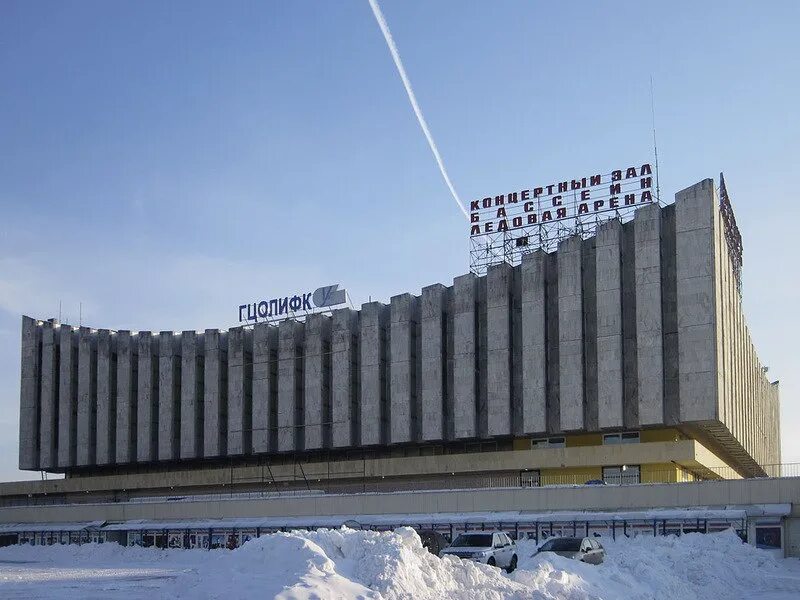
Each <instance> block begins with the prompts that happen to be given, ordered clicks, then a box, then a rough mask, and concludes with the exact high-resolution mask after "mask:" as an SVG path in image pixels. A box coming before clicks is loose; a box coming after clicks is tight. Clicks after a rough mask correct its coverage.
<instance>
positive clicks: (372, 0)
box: [369, 0, 469, 219]
mask: <svg viewBox="0 0 800 600" xmlns="http://www.w3.org/2000/svg"><path fill="white" fill-rule="evenodd" d="M369 5H370V6H371V7H372V13H373V14H374V15H375V20H376V21H378V25H379V26H380V28H381V31H382V32H383V37H384V38H385V39H386V45H388V46H389V52H391V53H392V58H393V59H394V64H395V66H396V67H397V71H398V72H399V73H400V79H402V80H403V85H404V86H405V88H406V93H407V94H408V99H409V101H410V102H411V106H412V108H413V109H414V113H415V114H416V115H417V121H419V126H420V127H422V133H424V134H425V137H426V138H427V140H428V145H429V146H430V147H431V152H433V156H434V158H435V159H436V162H437V164H438V165H439V170H440V171H441V172H442V177H444V181H445V183H446V184H447V187H449V188H450V193H451V194H453V198H454V199H455V201H456V204H458V208H460V209H461V212H463V213H464V216H465V217H467V219H469V213H468V212H467V209H466V207H465V206H464V205H463V204H462V202H461V198H459V197H458V193H456V188H454V187H453V182H452V181H450V177H449V176H448V175H447V169H445V168H444V162H443V161H442V157H441V155H440V154H439V150H438V148H436V142H434V141H433V136H432V135H431V132H430V130H429V129H428V124H427V123H426V122H425V117H423V116H422V110H420V108H419V104H417V97H416V96H414V90H413V89H411V82H410V81H409V80H408V75H406V70H405V69H404V68H403V61H401V60H400V54H399V53H398V51H397V45H395V43H394V39H392V32H391V31H389V25H387V24H386V19H385V18H384V16H383V13H382V12H381V7H380V6H379V5H378V0H369Z"/></svg>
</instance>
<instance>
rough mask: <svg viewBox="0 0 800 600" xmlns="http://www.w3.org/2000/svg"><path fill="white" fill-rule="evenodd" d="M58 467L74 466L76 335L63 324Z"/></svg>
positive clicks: (59, 375) (59, 380)
mask: <svg viewBox="0 0 800 600" xmlns="http://www.w3.org/2000/svg"><path fill="white" fill-rule="evenodd" d="M58 334H59V337H60V338H61V344H60V348H59V354H60V360H59V373H58V466H59V467H74V466H75V464H76V463H77V430H78V343H77V340H78V335H77V332H76V331H75V329H74V328H73V327H70V326H69V325H62V326H61V328H60V329H59V330H58Z"/></svg>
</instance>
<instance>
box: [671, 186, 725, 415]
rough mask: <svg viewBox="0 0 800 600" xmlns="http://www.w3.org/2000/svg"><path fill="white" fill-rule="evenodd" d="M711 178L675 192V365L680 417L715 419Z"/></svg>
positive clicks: (712, 197)
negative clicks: (676, 363)
mask: <svg viewBox="0 0 800 600" xmlns="http://www.w3.org/2000/svg"><path fill="white" fill-rule="evenodd" d="M715 213H716V206H715V201H714V181H713V180H711V179H705V180H703V181H701V182H700V183H697V184H695V185H693V186H691V187H689V188H687V189H685V190H682V191H680V192H678V193H677V194H676V195H675V233H676V271H677V282H676V283H677V313H678V370H679V375H678V378H679V395H680V417H681V420H682V421H705V420H710V419H716V418H717V414H718V413H717V375H716V365H717V357H716V343H717V331H716V327H717V324H716V313H715V310H716V305H715V302H716V297H715V278H714V235H713V234H714V216H715Z"/></svg>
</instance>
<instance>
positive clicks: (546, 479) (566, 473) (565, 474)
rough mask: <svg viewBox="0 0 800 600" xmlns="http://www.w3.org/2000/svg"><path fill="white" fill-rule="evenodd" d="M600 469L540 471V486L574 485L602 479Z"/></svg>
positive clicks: (601, 470) (577, 468) (583, 468)
mask: <svg viewBox="0 0 800 600" xmlns="http://www.w3.org/2000/svg"><path fill="white" fill-rule="evenodd" d="M602 478H603V469H602V468H601V467H564V468H563V469H542V470H541V472H540V473H539V481H540V482H541V484H540V485H559V484H561V485H576V484H582V483H586V482H587V481H591V480H592V479H602Z"/></svg>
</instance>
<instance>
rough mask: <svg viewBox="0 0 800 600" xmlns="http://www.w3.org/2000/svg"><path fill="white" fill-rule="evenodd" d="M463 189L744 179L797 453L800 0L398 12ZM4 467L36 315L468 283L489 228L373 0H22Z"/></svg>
mask: <svg viewBox="0 0 800 600" xmlns="http://www.w3.org/2000/svg"><path fill="white" fill-rule="evenodd" d="M382 8H383V11H384V14H385V16H386V18H387V20H388V23H389V26H390V27H391V29H392V33H393V35H394V38H395V41H396V42H397V44H398V46H399V49H400V54H401V56H402V58H403V60H404V63H405V67H406V70H407V71H408V74H409V77H410V78H411V82H412V84H413V85H414V88H415V92H416V95H417V98H418V100H419V102H420V104H421V106H422V110H423V112H424V113H425V116H426V118H427V120H428V123H429V125H430V128H431V130H432V132H433V135H434V137H435V138H436V141H437V143H438V146H439V149H440V151H441V153H442V155H443V157H444V160H445V163H446V164H447V166H448V170H449V172H450V176H451V178H452V180H453V182H454V183H455V186H456V189H457V190H458V191H459V193H460V194H461V196H462V198H463V200H464V201H465V202H467V201H468V200H470V199H474V198H477V197H482V196H483V195H485V194H491V193H503V192H504V191H511V190H516V189H522V188H525V187H530V186H532V185H534V184H537V183H538V184H541V183H543V182H544V183H547V182H549V181H551V180H558V179H566V178H571V177H574V176H583V175H586V174H588V173H594V172H607V171H608V170H610V169H611V168H616V167H617V166H618V165H621V164H627V163H629V162H630V163H632V164H635V163H639V162H644V161H647V160H649V159H650V158H651V156H652V132H651V107H650V77H651V76H652V77H653V80H654V88H655V110H656V122H657V128H658V144H659V159H660V180H661V190H662V198H666V199H669V198H671V197H672V196H673V195H674V193H675V192H676V191H678V190H680V189H682V188H684V187H687V186H689V185H691V184H693V183H695V182H696V181H698V180H700V179H703V178H706V177H715V178H716V177H718V175H719V172H720V171H724V172H725V175H726V181H727V183H728V188H729V191H730V193H731V196H732V200H733V203H734V208H735V211H736V215H737V218H738V222H739V226H740V229H741V231H742V235H743V238H744V248H745V252H744V305H745V310H746V313H747V316H748V322H749V325H750V329H751V333H752V336H753V337H754V340H755V343H756V346H757V348H758V350H759V354H760V356H761V357H762V360H763V361H764V363H765V364H767V365H769V366H770V375H771V376H772V377H773V378H780V379H781V381H782V403H783V423H782V428H783V432H784V440H783V447H784V461H787V462H788V461H798V462H800V438H798V437H797V436H794V435H793V433H792V432H793V429H794V426H796V425H797V424H798V422H800V408H798V407H797V404H796V402H795V398H796V395H797V393H798V390H799V389H800V387H799V385H798V380H797V376H796V372H797V367H796V365H797V364H798V362H800V352H799V351H798V347H797V342H796V340H797V339H798V338H800V335H799V334H800V331H799V329H800V327H798V320H797V317H796V310H795V309H796V306H797V304H798V301H799V300H800V287H799V284H798V283H797V280H798V278H797V274H798V273H797V271H798V269H797V256H798V251H797V250H796V248H797V246H796V244H797V240H796V237H797V236H796V234H795V231H796V223H797V219H798V217H800V210H799V209H798V207H797V202H796V198H795V197H794V196H795V195H796V192H795V191H794V187H793V184H794V183H795V170H796V166H797V165H798V164H800V145H798V141H797V140H798V139H799V138H800V120H798V117H797V106H798V79H797V74H798V73H800V42H798V37H797V32H796V24H797V23H798V22H800V3H796V2H793V1H787V2H771V3H769V5H768V8H769V10H765V5H763V4H757V3H752V2H704V3H702V4H701V3H696V2H670V3H641V2H602V3H601V2H598V3H591V4H590V3H578V2H574V3H554V2H485V3H478V2H454V1H447V2H445V1H437V2H399V1H389V0H385V1H384V2H383V3H382ZM0 82H2V83H0V408H1V409H2V410H1V411H0V479H2V480H6V479H12V478H22V477H29V476H31V475H30V474H25V473H19V472H18V471H17V470H16V466H15V465H16V460H17V456H16V455H17V450H16V447H17V419H18V402H19V398H18V393H19V348H18V346H19V323H20V314H22V313H26V314H30V315H33V316H37V317H49V316H57V314H58V307H59V302H60V303H61V306H62V317H63V319H64V320H65V321H67V320H69V321H71V322H77V321H78V313H79V305H80V304H82V306H83V309H82V313H83V322H84V323H85V324H89V325H92V326H95V327H110V328H119V329H122V328H130V329H152V330H160V329H192V328H196V329H202V328H205V327H212V326H213V327H227V326H230V325H233V324H235V322H236V319H237V306H238V305H239V304H240V303H242V302H246V301H249V300H250V301H252V300H254V299H261V298H265V297H274V296H278V295H284V294H286V293H292V292H294V291H296V290H308V289H314V288H315V287H317V286H318V285H322V284H327V283H332V282H341V283H343V284H345V285H346V286H347V287H348V289H349V290H350V293H351V296H352V297H353V300H354V301H355V302H356V303H360V302H362V301H366V300H367V299H368V298H369V297H372V298H373V299H380V300H384V301H385V300H388V298H389V297H390V296H391V295H393V294H396V293H401V292H404V291H418V290H419V289H420V288H421V287H422V286H425V285H428V284H431V283H434V282H444V283H449V282H450V281H451V280H452V278H453V277H454V276H455V275H458V274H461V273H464V272H466V271H467V270H468V266H469V255H468V237H467V235H468V230H467V229H466V227H465V225H466V223H465V220H464V217H463V215H462V214H461V213H460V211H459V210H458V209H457V207H456V206H455V204H454V203H453V200H452V198H451V197H450V196H449V192H448V190H447V188H446V186H445V184H444V182H443V181H442V179H441V176H440V174H439V172H438V170H437V168H436V164H435V162H434V160H433V157H432V156H431V154H430V151H429V149H428V147H427V144H426V142H425V139H424V137H423V136H422V133H421V132H420V130H419V127H418V125H417V122H416V120H415V117H414V114H413V112H412V110H411V107H410V106H409V104H408V100H407V98H406V95H405V92H404V90H403V87H402V84H401V81H400V78H399V77H398V75H397V72H396V70H395V67H394V65H393V63H392V60H391V57H390V55H389V52H388V50H387V48H386V45H385V42H384V40H383V38H382V36H381V32H380V30H379V28H378V26H377V24H376V22H375V20H374V18H373V15H372V12H371V10H370V7H369V4H368V3H367V0H358V1H356V0H352V1H340V2H291V3H289V2H281V3H278V2H233V3H222V2H218V3H211V2H177V1H176V2H169V3H161V2H135V3H134V2H127V3H126V2H114V3H109V2H90V1H82V2H71V3H64V2H15V1H10V0H5V1H4V2H2V3H0Z"/></svg>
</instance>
